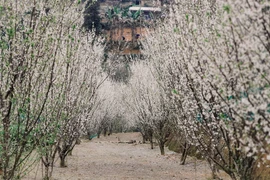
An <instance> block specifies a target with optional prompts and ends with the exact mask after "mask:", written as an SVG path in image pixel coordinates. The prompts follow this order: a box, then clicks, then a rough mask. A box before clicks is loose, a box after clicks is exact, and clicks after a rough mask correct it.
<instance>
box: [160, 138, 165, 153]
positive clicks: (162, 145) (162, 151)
mask: <svg viewBox="0 0 270 180" xmlns="http://www.w3.org/2000/svg"><path fill="white" fill-rule="evenodd" d="M159 149H160V153H161V155H165V143H164V142H163V141H162V140H161V141H159Z"/></svg>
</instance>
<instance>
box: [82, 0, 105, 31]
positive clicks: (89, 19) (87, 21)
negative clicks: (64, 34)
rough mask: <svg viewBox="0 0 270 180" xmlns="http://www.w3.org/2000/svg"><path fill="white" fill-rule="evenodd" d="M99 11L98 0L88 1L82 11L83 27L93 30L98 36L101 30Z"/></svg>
mask: <svg viewBox="0 0 270 180" xmlns="http://www.w3.org/2000/svg"><path fill="white" fill-rule="evenodd" d="M84 1H86V0H84ZM99 9H100V0H88V2H87V3H86V6H85V11H84V24H83V27H85V28H86V29H87V30H95V32H96V34H100V33H101V30H102V24H101V18H100V16H99Z"/></svg>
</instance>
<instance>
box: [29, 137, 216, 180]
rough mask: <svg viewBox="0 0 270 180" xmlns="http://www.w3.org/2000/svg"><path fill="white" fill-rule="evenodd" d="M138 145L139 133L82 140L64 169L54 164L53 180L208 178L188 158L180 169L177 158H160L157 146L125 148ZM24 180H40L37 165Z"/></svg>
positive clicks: (206, 168)
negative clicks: (152, 147)
mask: <svg viewBox="0 0 270 180" xmlns="http://www.w3.org/2000/svg"><path fill="white" fill-rule="evenodd" d="M130 140H136V142H139V141H142V138H141V136H140V134H139V133H121V134H113V135H111V136H108V137H101V138H99V139H97V138H95V139H93V140H91V141H89V140H83V141H82V143H81V144H80V145H77V146H76V147H75V149H74V151H73V153H72V156H68V157H67V158H68V159H67V163H68V167H67V168H60V167H59V163H56V165H55V167H54V172H53V179H54V180H137V179H145V180H170V179H177V180H184V179H185V180H187V179H190V180H195V179H198V180H204V179H209V178H210V177H211V171H210V169H209V166H208V164H207V163H206V162H204V161H200V160H196V159H195V158H190V157H188V159H187V163H186V165H180V155H179V154H177V153H174V152H172V151H169V150H168V149H166V155H165V156H161V155H160V152H159V148H158V146H156V147H155V149H153V150H152V149H150V145H149V144H139V143H134V144H128V143H126V142H128V141H130ZM24 179H25V180H34V179H42V168H41V165H37V166H36V167H35V168H34V169H33V171H32V172H31V173H30V174H29V175H27V176H26V177H25V178H24Z"/></svg>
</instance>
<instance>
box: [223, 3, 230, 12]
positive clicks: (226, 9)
mask: <svg viewBox="0 0 270 180" xmlns="http://www.w3.org/2000/svg"><path fill="white" fill-rule="evenodd" d="M223 10H224V11H225V12H227V13H228V14H229V13H230V12H231V6H230V5H224V6H223Z"/></svg>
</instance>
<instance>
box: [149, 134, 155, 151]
mask: <svg viewBox="0 0 270 180" xmlns="http://www.w3.org/2000/svg"><path fill="white" fill-rule="evenodd" d="M149 140H150V144H151V149H154V142H153V134H152V133H150V134H149Z"/></svg>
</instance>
